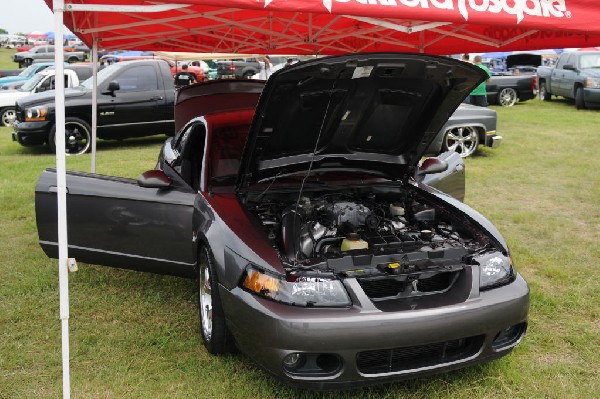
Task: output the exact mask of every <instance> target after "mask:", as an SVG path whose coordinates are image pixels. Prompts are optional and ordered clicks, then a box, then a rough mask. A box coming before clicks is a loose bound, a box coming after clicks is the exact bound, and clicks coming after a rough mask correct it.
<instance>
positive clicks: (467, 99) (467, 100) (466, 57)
mask: <svg viewBox="0 0 600 399" xmlns="http://www.w3.org/2000/svg"><path fill="white" fill-rule="evenodd" d="M460 60H461V61H464V62H468V63H469V64H470V63H471V60H470V59H469V53H464V54H463V55H462V57H460ZM462 102H463V103H465V104H471V96H467V97H465V99H464V100H463V101H462Z"/></svg>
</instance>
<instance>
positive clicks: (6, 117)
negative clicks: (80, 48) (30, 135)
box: [0, 69, 80, 126]
mask: <svg viewBox="0 0 600 399" xmlns="http://www.w3.org/2000/svg"><path fill="white" fill-rule="evenodd" d="M55 75H56V71H55V70H54V69H45V70H43V71H41V72H38V73H36V74H35V75H34V76H33V77H32V78H31V79H29V80H28V81H27V82H25V83H24V84H23V86H21V87H19V88H18V89H17V90H2V91H0V125H1V126H11V125H12V124H13V122H14V120H15V118H16V115H15V102H16V101H17V100H18V99H19V98H21V97H25V96H29V95H31V94H34V93H41V92H43V91H48V90H54V88H55V87H54V76H55ZM79 84H80V82H79V77H78V76H77V73H75V71H73V70H70V69H65V87H76V86H79Z"/></svg>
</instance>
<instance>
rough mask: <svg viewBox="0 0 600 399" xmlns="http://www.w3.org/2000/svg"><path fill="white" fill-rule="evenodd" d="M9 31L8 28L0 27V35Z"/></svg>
mask: <svg viewBox="0 0 600 399" xmlns="http://www.w3.org/2000/svg"><path fill="white" fill-rule="evenodd" d="M7 33H8V31H7V30H6V29H3V28H0V35H3V34H7Z"/></svg>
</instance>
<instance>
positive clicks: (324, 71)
mask: <svg viewBox="0 0 600 399" xmlns="http://www.w3.org/2000/svg"><path fill="white" fill-rule="evenodd" d="M320 72H321V73H322V74H324V75H326V74H329V73H330V72H331V70H330V69H329V68H321V71H320ZM342 72H343V69H342V70H341V71H340V72H338V75H337V76H336V78H335V79H334V80H333V85H332V87H331V91H330V92H329V99H328V100H327V107H326V108H325V114H323V120H322V121H321V126H320V127H319V134H318V135H317V139H316V140H315V146H314V148H313V151H312V154H311V159H310V163H309V164H308V170H307V171H306V175H305V176H304V179H302V184H301V185H300V191H298V198H296V205H295V206H294V214H295V215H298V206H299V204H300V198H302V192H303V190H304V184H305V183H306V179H308V176H310V172H311V171H312V168H313V163H314V161H315V156H316V155H317V148H319V141H320V140H321V134H322V133H323V128H324V126H325V122H326V121H327V115H328V114H329V107H330V105H331V98H332V96H333V93H334V91H335V87H336V84H337V82H338V80H339V77H340V74H341V73H342ZM298 219H299V218H298V217H294V219H293V222H292V226H293V227H292V231H298V227H297V226H296V224H297V223H298ZM295 239H300V237H299V236H298V237H295ZM299 252H300V251H299ZM298 255H299V253H296V254H295V256H294V266H296V263H297V261H298Z"/></svg>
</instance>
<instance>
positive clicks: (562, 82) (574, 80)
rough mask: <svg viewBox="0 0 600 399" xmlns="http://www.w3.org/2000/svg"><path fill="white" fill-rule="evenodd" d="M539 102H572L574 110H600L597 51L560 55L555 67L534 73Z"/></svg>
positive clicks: (541, 69)
mask: <svg viewBox="0 0 600 399" xmlns="http://www.w3.org/2000/svg"><path fill="white" fill-rule="evenodd" d="M537 81H538V86H539V92H540V99H541V100H543V101H550V100H551V98H552V95H555V96H563V97H565V98H569V99H574V100H575V107H576V108H577V109H585V108H588V107H590V106H600V51H581V52H570V53H562V54H561V55H560V57H559V58H558V61H557V62H556V67H544V66H541V67H539V68H538V70H537Z"/></svg>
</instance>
